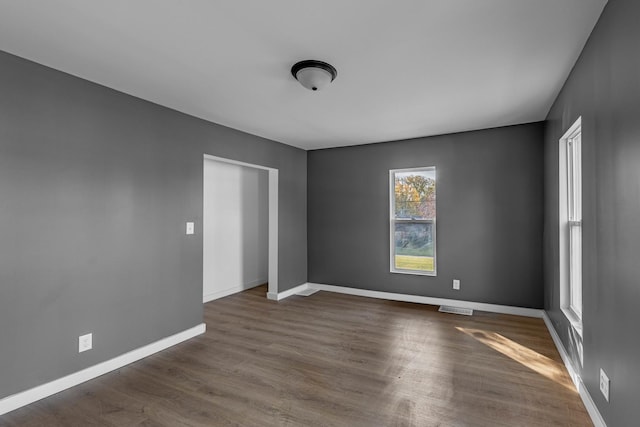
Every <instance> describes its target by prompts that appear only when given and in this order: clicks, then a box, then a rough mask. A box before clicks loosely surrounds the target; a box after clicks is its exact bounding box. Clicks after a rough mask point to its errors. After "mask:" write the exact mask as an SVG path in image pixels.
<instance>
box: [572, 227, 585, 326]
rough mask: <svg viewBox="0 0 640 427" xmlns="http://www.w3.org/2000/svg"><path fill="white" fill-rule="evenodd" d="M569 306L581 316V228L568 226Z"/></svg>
mask: <svg viewBox="0 0 640 427" xmlns="http://www.w3.org/2000/svg"><path fill="white" fill-rule="evenodd" d="M569 245H570V247H569V306H570V308H571V309H572V310H573V311H574V312H575V314H577V315H578V317H581V316H582V227H581V226H580V225H579V224H571V225H569Z"/></svg>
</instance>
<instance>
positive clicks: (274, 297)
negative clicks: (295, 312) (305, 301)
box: [267, 283, 309, 301]
mask: <svg viewBox="0 0 640 427" xmlns="http://www.w3.org/2000/svg"><path fill="white" fill-rule="evenodd" d="M307 289H309V284H308V283H303V284H302V285H298V286H296V287H295V288H291V289H287V290H286V291H284V292H278V293H274V292H267V298H268V299H270V300H273V301H280V300H282V299H285V298H288V297H290V296H291V295H295V294H297V293H298V292H302V291H306V290H307Z"/></svg>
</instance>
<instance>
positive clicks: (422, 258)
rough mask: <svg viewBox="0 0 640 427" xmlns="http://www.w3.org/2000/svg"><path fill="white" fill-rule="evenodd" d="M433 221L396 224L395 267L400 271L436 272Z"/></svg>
mask: <svg viewBox="0 0 640 427" xmlns="http://www.w3.org/2000/svg"><path fill="white" fill-rule="evenodd" d="M433 225H434V224H433V221H424V222H422V221H421V222H396V223H395V228H394V245H395V247H394V267H395V268H396V269H398V270H415V271H424V272H434V271H435V263H434V243H435V242H434V238H433V237H434V235H433V231H434V230H433Z"/></svg>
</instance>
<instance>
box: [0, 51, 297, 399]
mask: <svg viewBox="0 0 640 427" xmlns="http://www.w3.org/2000/svg"><path fill="white" fill-rule="evenodd" d="M0 94H1V96H0V398H2V397H5V396H8V395H10V394H13V393H16V392H19V391H22V390H25V389H28V388H30V387H33V386H36V385H39V384H42V383H44V382H47V381H50V380H53V379H56V378H59V377H62V376H64V375H66V374H69V373H72V372H75V371H78V370H80V369H82V368H85V367H88V366H91V365H94V364H96V363H99V362H101V361H104V360H107V359H109V358H112V357H114V356H117V355H120V354H122V353H124V352H127V351H129V350H132V349H135V348H138V347H140V346H143V345H146V344H149V343H151V342H153V341H156V340H158V339H160V338H163V337H166V336H168V335H171V334H174V333H176V332H179V331H182V330H185V329H187V328H190V327H192V326H195V325H197V324H199V323H201V322H202V320H203V319H202V233H201V230H202V228H201V224H202V166H203V157H202V156H203V154H204V153H208V154H212V155H216V156H220V157H227V158H231V159H236V160H241V161H244V162H249V163H257V164H261V165H265V166H269V167H274V168H278V169H279V170H280V176H279V177H280V188H279V194H280V203H279V214H280V221H279V222H280V238H279V246H280V254H279V257H280V258H279V260H280V261H279V274H280V277H279V280H280V282H279V284H280V291H282V290H286V289H288V288H291V287H293V286H296V285H298V284H300V283H304V282H305V281H306V279H307V276H306V274H307V265H306V263H307V256H306V247H307V244H306V152H304V151H302V150H298V149H295V148H292V147H289V146H285V145H282V144H278V143H275V142H271V141H267V140H264V139H261V138H258V137H255V136H251V135H247V134H244V133H241V132H238V131H234V130H231V129H228V128H225V127H223V126H219V125H215V124H212V123H208V122H206V121H203V120H199V119H196V118H193V117H190V116H187V115H184V114H181V113H178V112H176V111H173V110H169V109H167V108H163V107H160V106H158V105H154V104H151V103H148V102H145V101H142V100H140V99H137V98H134V97H130V96H127V95H124V94H122V93H118V92H116V91H113V90H110V89H107V88H105V87H102V86H99V85H96V84H92V83H90V82H87V81H84V80H81V79H78V78H75V77H72V76H69V75H67V74H64V73H60V72H57V71H54V70H51V69H49V68H46V67H43V66H41V65H37V64H34V63H32V62H28V61H25V60H23V59H20V58H17V57H15V56H12V55H9V54H5V53H0ZM186 221H195V223H196V234H195V235H193V236H186V235H185V231H184V229H185V222H186ZM87 332H93V334H94V349H93V350H91V351H89V352H86V353H82V354H78V352H77V340H78V336H79V335H81V334H84V333H87Z"/></svg>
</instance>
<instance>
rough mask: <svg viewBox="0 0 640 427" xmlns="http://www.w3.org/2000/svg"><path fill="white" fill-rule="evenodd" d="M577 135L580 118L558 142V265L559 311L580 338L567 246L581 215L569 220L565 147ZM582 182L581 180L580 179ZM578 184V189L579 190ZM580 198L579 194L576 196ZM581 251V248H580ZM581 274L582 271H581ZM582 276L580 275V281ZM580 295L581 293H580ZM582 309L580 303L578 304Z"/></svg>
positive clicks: (580, 219) (580, 125) (580, 321)
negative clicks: (572, 228) (570, 229)
mask: <svg viewBox="0 0 640 427" xmlns="http://www.w3.org/2000/svg"><path fill="white" fill-rule="evenodd" d="M578 134H580V135H581V134H582V117H578V119H577V120H576V122H575V123H574V124H573V125H572V126H571V127H570V128H569V129H568V130H567V131H566V132H565V134H564V135H563V136H562V138H560V141H559V144H558V146H559V158H558V165H559V168H558V171H559V218H558V219H559V221H558V224H559V246H560V248H559V265H560V278H559V279H560V309H561V310H562V312H563V313H564V315H565V316H566V317H567V320H569V322H570V323H571V325H572V326H573V328H574V329H575V330H576V332H577V333H578V334H579V335H580V337H582V308H580V312H578V311H576V310H574V309H573V308H572V304H571V289H570V287H571V278H570V270H571V264H570V259H569V258H570V251H569V246H570V244H571V242H570V238H569V227H572V226H579V227H580V228H581V229H582V217H581V213H580V214H579V217H578V218H570V217H569V215H570V213H569V211H570V209H569V203H570V201H569V198H570V195H569V191H568V183H569V181H570V178H569V176H568V174H569V168H568V166H567V160H568V159H567V146H568V144H569V141H571V140H573V139H574V138H575V137H576V136H577V135H578ZM581 180H582V179H581ZM581 184H582V183H580V188H581ZM578 197H581V194H579V195H578ZM580 250H581V248H580ZM580 268H581V270H582V262H580ZM581 272H582V271H581ZM581 277H582V274H580V279H581ZM580 287H581V288H582V280H580ZM581 294H582V291H581ZM580 305H581V307H582V305H583V304H582V303H581V304H580Z"/></svg>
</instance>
